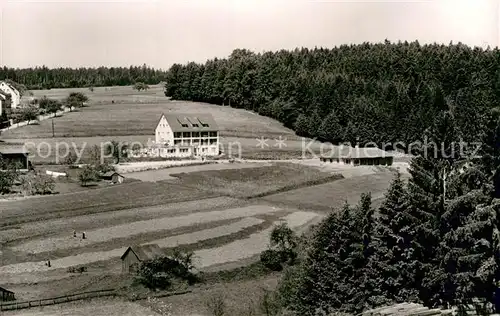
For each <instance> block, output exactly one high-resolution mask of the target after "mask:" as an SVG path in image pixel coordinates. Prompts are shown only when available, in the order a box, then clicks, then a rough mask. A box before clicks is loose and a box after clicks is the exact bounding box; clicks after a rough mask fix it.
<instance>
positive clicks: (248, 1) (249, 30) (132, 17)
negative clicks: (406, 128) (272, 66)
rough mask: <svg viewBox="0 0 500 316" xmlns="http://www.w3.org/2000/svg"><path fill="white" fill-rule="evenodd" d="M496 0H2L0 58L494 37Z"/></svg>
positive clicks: (50, 59)
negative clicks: (88, 0)
mask: <svg viewBox="0 0 500 316" xmlns="http://www.w3.org/2000/svg"><path fill="white" fill-rule="evenodd" d="M499 2H500V1H499V0H429V1H312V0H310V1H307V0H303V1H302V0H284V1H280V0H232V1H231V0H227V1H223V0H219V1H217V0H183V1H182V0H163V1H125V0H121V1H109V0H108V1H92V2H84V1H69V0H66V1H61V0H60V1H23V0H15V1H11V0H0V8H1V15H0V44H1V46H0V65H1V66H3V65H7V66H9V67H29V66H41V65H46V66H48V67H59V66H63V67H66V66H68V67H80V66H100V65H104V66H130V65H142V64H143V63H146V64H148V65H151V66H154V67H156V68H163V69H166V68H168V67H170V66H171V65H172V64H173V63H186V62H188V61H196V62H201V61H205V60H206V59H209V58H213V57H227V56H228V55H229V54H230V53H231V51H232V50H233V49H235V48H248V49H250V50H252V51H255V52H262V51H266V50H278V49H281V48H285V49H293V48H295V47H302V46H304V47H311V48H312V47H314V46H318V47H319V46H323V47H334V46H335V45H341V44H349V43H361V42H364V41H369V42H381V41H383V40H384V39H386V38H387V39H389V40H391V41H397V40H408V41H413V40H416V39H418V40H419V41H420V43H428V42H440V43H445V44H448V43H449V42H450V41H451V40H453V42H458V41H461V42H463V43H466V44H468V45H477V46H483V47H485V45H486V43H488V44H489V45H490V46H492V47H493V46H497V45H498V44H499V40H500V33H499V30H500V23H499V21H500V6H499Z"/></svg>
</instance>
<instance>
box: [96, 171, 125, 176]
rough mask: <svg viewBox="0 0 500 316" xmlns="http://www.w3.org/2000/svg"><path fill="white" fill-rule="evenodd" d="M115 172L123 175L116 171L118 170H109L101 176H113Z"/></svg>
mask: <svg viewBox="0 0 500 316" xmlns="http://www.w3.org/2000/svg"><path fill="white" fill-rule="evenodd" d="M114 174H117V175H119V176H120V177H123V176H122V175H121V174H119V173H118V172H116V171H108V172H106V173H103V174H101V176H103V177H112V176H113V175H114Z"/></svg>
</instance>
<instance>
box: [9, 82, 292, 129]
mask: <svg viewBox="0 0 500 316" xmlns="http://www.w3.org/2000/svg"><path fill="white" fill-rule="evenodd" d="M105 89H106V88H97V89H95V90H94V92H90V91H89V90H88V89H87V90H85V89H83V90H82V89H53V90H40V91H34V93H35V97H40V96H43V95H47V96H48V97H53V98H58V99H61V98H64V97H66V96H67V95H68V94H69V92H70V91H82V92H83V93H85V94H86V95H87V96H88V97H89V98H90V101H89V104H88V106H87V107H85V108H82V109H79V110H78V111H77V112H71V113H66V114H64V115H63V116H61V117H58V118H55V119H54V131H55V137H93V136H126V135H150V136H151V137H153V136H154V130H155V127H156V124H157V123H158V120H159V118H160V115H161V113H162V112H165V113H166V112H177V113H191V114H197V113H211V114H212V115H213V116H214V118H215V121H216V122H217V124H218V125H219V128H220V130H221V133H222V134H223V135H224V136H238V137H260V136H265V135H268V136H273V135H275V136H276V137H277V136H278V135H283V136H286V135H288V136H289V137H292V136H293V135H294V133H293V131H291V130H290V129H287V128H285V127H283V126H282V124H281V123H279V122H277V121H275V120H273V119H270V118H266V117H262V116H260V115H258V114H255V113H252V112H249V111H246V110H242V109H234V108H231V107H228V106H219V105H214V104H206V103H195V102H183V101H170V100H168V99H167V98H166V97H165V96H164V95H163V90H162V88H161V87H160V86H154V87H152V89H150V90H149V91H145V92H144V91H142V92H137V91H135V90H133V89H132V87H131V86H127V87H109V88H108V89H109V90H107V91H106V90H105ZM112 100H114V101H115V103H112ZM2 136H4V137H5V138H21V139H30V138H48V137H52V123H51V120H45V121H42V122H40V124H39V125H30V126H26V127H22V128H18V129H13V130H10V131H6V132H5V133H3V135H2Z"/></svg>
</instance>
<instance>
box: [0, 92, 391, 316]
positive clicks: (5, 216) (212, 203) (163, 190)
mask: <svg viewBox="0 0 500 316" xmlns="http://www.w3.org/2000/svg"><path fill="white" fill-rule="evenodd" d="M70 91H82V92H84V93H86V94H87V95H88V96H89V97H90V99H91V101H90V102H89V105H88V106H87V107H85V108H82V109H80V110H78V111H75V112H70V113H66V114H64V115H63V116H61V117H57V118H54V136H55V137H52V122H51V120H47V121H42V122H40V124H38V125H30V126H26V127H21V128H17V129H13V130H10V131H6V132H4V133H3V134H2V140H4V141H5V140H6V141H24V142H27V145H28V149H29V150H30V151H31V153H32V161H34V162H35V165H36V168H37V170H39V171H41V172H45V170H50V171H57V172H67V173H68V177H67V178H64V179H60V180H57V184H56V191H58V192H59V194H55V195H50V196H36V197H28V198H20V199H17V200H2V201H1V202H0V227H1V230H0V253H1V254H2V255H1V256H0V284H2V285H3V286H5V287H6V288H10V289H13V290H14V291H15V292H16V296H17V298H18V299H19V300H24V299H26V300H27V299H37V298H44V297H50V296H54V295H65V294H67V293H75V292H78V291H80V292H81V291H87V290H96V289H102V288H103V287H107V288H109V287H112V288H120V287H121V286H123V284H125V283H127V282H128V281H127V282H125V281H124V279H127V278H126V277H124V276H123V275H121V261H120V256H121V255H122V254H123V253H124V251H125V250H126V249H127V247H128V246H131V245H145V244H157V245H158V246H160V247H161V248H162V249H164V250H168V249H172V248H175V247H180V248H182V249H185V250H189V251H193V252H194V255H195V257H194V263H195V266H196V268H197V269H199V270H201V271H205V272H209V273H211V272H214V271H215V272H217V271H220V270H226V269H229V268H230V267H237V266H241V265H247V264H250V263H253V262H255V261H256V260H258V258H259V254H260V253H261V252H262V251H264V250H266V249H267V247H268V243H269V235H270V232H271V230H272V227H273V226H274V225H277V224H279V223H283V222H286V223H287V224H288V226H289V227H291V228H292V229H294V230H295V231H296V232H298V233H301V232H303V231H305V230H306V229H307V228H308V227H310V225H312V224H315V223H317V222H318V221H319V220H321V219H322V218H323V217H324V216H325V215H326V214H327V212H328V211H330V210H331V209H333V208H338V207H340V206H342V204H343V203H344V201H346V200H347V201H349V202H350V203H356V202H357V199H358V198H359V195H360V194H361V193H364V192H371V193H372V195H373V198H374V200H375V203H379V202H380V199H381V198H382V196H383V193H384V192H385V190H386V189H387V187H388V185H389V183H390V181H392V179H393V176H394V173H393V171H392V170H390V169H389V168H385V167H380V168H378V167H366V168H364V167H361V168H357V169H356V168H350V167H342V168H340V167H334V166H326V165H323V164H321V163H319V160H318V159H316V160H314V159H313V160H310V161H303V160H294V161H293V162H283V161H281V162H280V161H274V160H280V159H286V158H290V157H294V158H300V157H301V155H302V153H303V152H304V151H307V150H308V149H310V150H314V151H315V152H316V153H317V154H319V151H318V149H319V148H320V144H319V143H313V144H312V145H311V143H310V140H305V139H301V138H299V137H297V136H295V135H294V133H293V132H292V131H291V130H289V129H287V128H284V127H283V126H282V125H281V124H280V123H278V122H277V121H274V120H272V119H269V118H265V117H261V116H259V115H256V114H255V113H252V112H248V111H244V110H240V109H234V108H230V107H223V106H217V105H209V104H202V103H194V102H176V101H170V100H168V99H167V98H165V97H164V95H163V91H162V89H161V87H152V88H151V89H150V90H149V91H146V92H136V91H134V90H132V88H131V87H108V88H96V89H95V90H94V91H93V92H90V91H88V90H85V89H54V90H49V91H36V92H35V97H40V96H43V95H46V96H48V97H53V98H58V99H62V98H64V97H65V96H66V95H67V94H68V93H69V92H70ZM162 112H178V113H202V112H210V113H211V114H212V115H213V116H214V118H215V120H216V121H217V123H218V125H219V126H220V128H221V134H222V137H221V142H222V144H223V145H224V151H225V152H226V153H228V152H231V153H232V154H233V155H236V156H238V155H239V154H241V155H242V156H243V157H251V158H253V159H256V160H255V161H253V162H251V161H245V160H243V161H241V162H240V161H238V160H237V161H236V162H234V163H229V162H227V161H219V163H214V164H206V165H198V166H177V167H173V166H171V167H170V168H168V169H160V170H148V171H139V172H134V170H136V169H134V168H136V167H137V166H135V165H134V163H128V164H127V163H125V164H121V165H119V166H118V167H123V168H122V169H123V170H128V171H125V172H126V173H125V174H124V175H125V177H126V181H125V182H124V183H123V184H118V185H109V184H105V183H99V184H98V185H95V186H92V187H90V188H81V187H79V186H78V181H77V175H78V171H77V170H76V169H71V170H70V169H68V167H67V166H63V165H60V164H59V165H50V163H54V162H55V163H61V162H62V159H63V157H64V155H65V154H66V153H67V149H68V148H69V150H71V151H75V152H76V153H81V152H82V153H83V154H81V155H79V156H80V157H82V159H85V158H86V155H87V154H88V151H87V150H88V149H89V148H90V147H91V146H93V145H101V144H102V143H105V142H109V141H111V140H117V141H120V142H126V143H129V144H130V143H133V142H139V143H141V144H147V143H148V142H149V141H150V140H152V139H153V137H154V128H155V125H156V122H157V120H158V118H159V116H160V114H161V113H162ZM261 137H264V140H265V141H264V142H262V141H261V142H259V141H258V140H257V139H260V138H261ZM280 139H281V140H282V141H284V142H283V143H282V145H281V146H280V145H279V144H280V143H279V141H280ZM259 145H260V146H259ZM56 151H58V154H56ZM57 157H59V158H60V160H59V161H56V160H57V159H56V158H57ZM259 159H260V160H259ZM139 164H141V163H139ZM127 168H128V169H127ZM137 168H138V167H137ZM122 169H120V170H122ZM137 170H143V169H137ZM120 172H121V171H120ZM73 232H76V237H74V236H73ZM83 232H85V234H86V236H87V238H86V239H82V238H81V236H82V233H83ZM47 260H50V262H51V266H50V267H49V266H47V265H46V264H45V263H46V261H47ZM76 267H86V268H87V272H84V273H82V274H75V273H71V272H69V271H68V269H72V268H76ZM127 280H128V279H127ZM124 282H125V283H124ZM256 282H257V281H256ZM257 283H258V282H257ZM257 283H252V286H256V284H257ZM197 297H199V296H197ZM172 300H173V301H175V299H172ZM99 304H100V303H98V304H97V305H96V306H95V308H94V309H92V308H90V307H89V308H90V309H88V308H87V309H84V308H83V307H82V308H79V307H75V311H76V314H78V312H80V310H81V311H82V313H84V311H85V312H88V311H89V310H91V311H93V312H94V313H98V314H99V313H101V311H103V313H106V314H110V315H112V313H111V312H109V313H108V312H107V308H108V307H107V305H109V304H107V303H106V304H103V305H105V306H99ZM113 304H114V303H112V304H111V305H113ZM198 307H199V310H200V313H201V312H202V311H201V310H202V308H201V307H200V306H198ZM198 307H197V309H198ZM130 309H131V310H133V311H136V313H137V315H140V313H141V312H142V311H139V309H137V306H135V305H134V306H131V307H130ZM181 309H182V308H181ZM48 310H50V311H56V310H57V308H54V309H50V308H46V309H44V310H43V311H42V310H40V311H37V312H39V314H36V313H35V314H33V315H45V314H43V313H46V312H45V311H48ZM179 310H180V309H179ZM30 312H31V311H30ZM61 313H65V312H64V311H63V309H61ZM124 315H126V314H124ZM148 315H151V314H148Z"/></svg>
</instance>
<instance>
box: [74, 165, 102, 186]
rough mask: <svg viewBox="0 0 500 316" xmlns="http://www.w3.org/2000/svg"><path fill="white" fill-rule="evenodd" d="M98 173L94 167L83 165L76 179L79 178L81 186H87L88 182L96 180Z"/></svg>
mask: <svg viewBox="0 0 500 316" xmlns="http://www.w3.org/2000/svg"><path fill="white" fill-rule="evenodd" d="M98 178H99V177H98V174H97V171H96V170H95V168H93V167H91V166H85V167H83V169H82V171H81V172H80V173H79V174H78V180H80V184H81V186H83V187H84V186H87V185H88V183H89V182H92V181H97V180H98Z"/></svg>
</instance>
